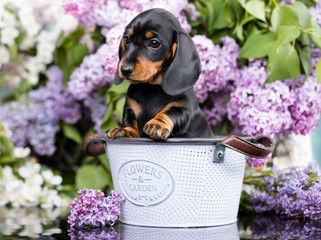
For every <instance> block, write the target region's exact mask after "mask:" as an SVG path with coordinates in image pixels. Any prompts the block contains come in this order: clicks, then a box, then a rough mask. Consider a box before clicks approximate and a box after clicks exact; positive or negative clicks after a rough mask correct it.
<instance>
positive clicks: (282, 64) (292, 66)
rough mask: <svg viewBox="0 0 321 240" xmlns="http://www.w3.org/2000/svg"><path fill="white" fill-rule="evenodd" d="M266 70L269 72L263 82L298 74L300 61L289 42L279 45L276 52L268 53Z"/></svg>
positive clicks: (293, 76)
mask: <svg viewBox="0 0 321 240" xmlns="http://www.w3.org/2000/svg"><path fill="white" fill-rule="evenodd" d="M268 71H271V74H270V75H269V77H268V78H267V80H266V82H265V83H269V82H274V81H276V80H283V79H291V78H296V77H297V76H299V75H300V73H301V72H300V61H299V56H298V54H297V52H296V51H295V48H294V47H293V46H292V45H291V44H289V43H286V44H282V45H280V46H279V48H278V49H277V50H276V52H274V53H271V54H270V55H269V63H268Z"/></svg>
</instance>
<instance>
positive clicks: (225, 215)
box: [105, 139, 245, 227]
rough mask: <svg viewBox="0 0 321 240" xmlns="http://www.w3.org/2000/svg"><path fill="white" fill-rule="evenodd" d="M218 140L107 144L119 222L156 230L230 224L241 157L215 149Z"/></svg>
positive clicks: (237, 193) (235, 205)
mask: <svg viewBox="0 0 321 240" xmlns="http://www.w3.org/2000/svg"><path fill="white" fill-rule="evenodd" d="M220 140H222V139H217V140H216V141H214V140H213V139H201V140H195V139H168V140H167V141H166V142H155V141H153V140H150V139H116V140H110V139H106V144H105V148H106V153H107V156H108V158H109V162H110V166H111V171H112V178H113V183H114V189H115V191H116V192H121V193H122V194H123V195H124V196H125V197H126V202H125V203H124V204H123V205H122V207H121V214H120V221H121V222H123V223H126V224H131V225H139V226H155V227H204V226H218V225H225V224H231V223H235V222H236V220H237V213H238V207H239V201H240V194H241V189H242V182H243V175H244V168H245V156H244V155H242V154H241V153H239V152H236V151H234V150H231V149H229V148H226V149H225V148H224V149H218V145H217V144H215V142H219V141H220ZM217 158H221V160H222V161H221V160H219V162H216V161H217ZM215 159H216V160H215Z"/></svg>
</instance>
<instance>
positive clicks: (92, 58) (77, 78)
mask: <svg viewBox="0 0 321 240" xmlns="http://www.w3.org/2000/svg"><path fill="white" fill-rule="evenodd" d="M110 51H111V49H110V47H109V45H107V44H104V45H102V46H101V47H100V48H99V49H98V51H97V52H96V53H95V54H91V55H88V56H86V57H85V58H84V60H83V62H82V64H81V65H80V67H79V68H77V69H76V70H75V71H74V72H73V73H72V75H71V76H70V80H69V82H68V90H69V91H70V92H71V93H72V95H73V96H74V97H75V98H76V99H78V100H82V99H85V98H86V97H88V96H89V95H90V93H91V92H93V90H94V89H95V88H97V87H102V86H104V85H106V84H107V83H111V82H112V81H113V80H114V75H113V74H112V73H113V71H114V70H113V69H114V68H115V66H117V61H114V62H111V63H110V64H113V66H114V67H113V69H112V70H109V71H106V70H105V69H104V67H103V63H104V62H105V58H106V55H107V54H109V52H110ZM111 52H113V51H111ZM113 58H115V57H113ZM108 67H111V65H108Z"/></svg>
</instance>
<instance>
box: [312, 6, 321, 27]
mask: <svg viewBox="0 0 321 240" xmlns="http://www.w3.org/2000/svg"><path fill="white" fill-rule="evenodd" d="M309 13H310V15H311V17H312V19H313V20H314V21H316V22H317V23H318V24H319V25H320V26H321V1H318V2H317V4H316V5H315V6H314V7H310V8H309Z"/></svg>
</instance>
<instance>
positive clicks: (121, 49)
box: [114, 39, 125, 85]
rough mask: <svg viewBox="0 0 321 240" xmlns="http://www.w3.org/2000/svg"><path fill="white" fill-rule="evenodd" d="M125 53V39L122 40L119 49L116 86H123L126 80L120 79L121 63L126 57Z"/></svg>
mask: <svg viewBox="0 0 321 240" xmlns="http://www.w3.org/2000/svg"><path fill="white" fill-rule="evenodd" d="M124 52H125V46H124V39H122V40H121V42H120V44H119V49H118V56H119V62H118V64H117V71H116V74H115V78H114V84H115V85H119V84H121V83H122V82H123V81H124V79H123V78H120V77H119V71H118V69H119V64H120V62H121V59H122V58H123V56H124Z"/></svg>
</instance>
